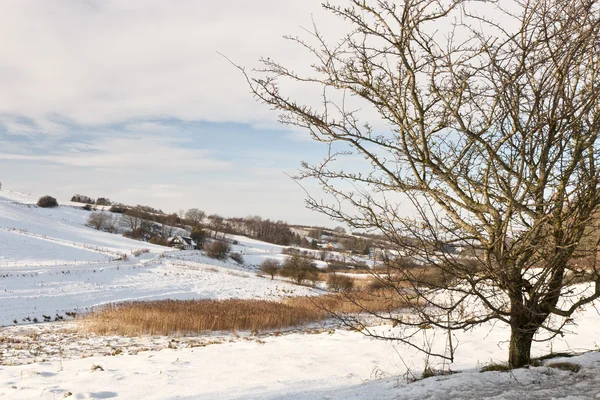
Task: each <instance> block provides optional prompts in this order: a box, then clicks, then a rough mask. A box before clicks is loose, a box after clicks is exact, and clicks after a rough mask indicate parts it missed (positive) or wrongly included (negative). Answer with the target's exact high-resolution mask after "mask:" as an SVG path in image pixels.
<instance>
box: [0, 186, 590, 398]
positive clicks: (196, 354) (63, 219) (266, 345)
mask: <svg viewBox="0 0 600 400" xmlns="http://www.w3.org/2000/svg"><path fill="white" fill-rule="evenodd" d="M35 201H36V199H35V198H33V197H31V196H27V195H23V194H18V193H12V192H5V191H0V288H1V290H0V326H4V328H0V398H6V399H34V398H35V399H63V398H76V399H113V398H114V399H157V400H158V399H188V400H192V399H202V400H211V399H214V400H217V399H218V400H221V399H240V400H241V399H262V400H275V399H292V400H313V399H329V400H346V399H355V400H361V399H377V400H393V399H394V400H395V399H548V398H557V399H558V398H565V399H566V398H569V399H594V398H600V353H598V352H597V351H593V350H597V349H598V346H599V345H600V342H599V341H598V335H597V327H598V324H599V323H600V316H599V315H598V311H597V310H596V308H594V307H593V306H590V307H586V308H585V309H583V310H581V311H580V312H578V313H577V314H576V315H574V318H573V325H572V326H569V328H570V330H571V332H568V333H566V334H565V335H564V336H563V337H558V338H556V339H554V340H553V341H552V342H544V343H536V344H534V347H533V350H532V352H533V354H532V355H533V356H535V357H539V356H541V355H545V354H548V353H550V352H565V351H567V352H577V353H583V352H585V351H590V350H592V352H589V353H587V354H583V355H579V356H577V357H573V358H564V359H557V360H548V361H545V362H544V365H543V366H539V367H535V368H530V369H521V370H515V371H512V372H510V373H506V372H486V373H480V372H479V369H480V368H481V367H482V366H484V365H487V364H489V363H491V362H502V361H504V360H505V359H506V355H507V347H508V343H507V339H508V337H509V336H508V334H509V330H508V327H507V326H502V325H495V324H491V323H489V324H483V325H481V326H479V327H475V328H473V329H469V330H465V331H460V332H457V333H456V336H455V337H454V340H455V343H457V344H458V347H457V350H456V354H455V362H454V363H453V364H452V365H450V369H451V370H452V371H454V372H457V373H455V374H453V375H450V376H437V377H431V378H428V379H425V380H418V381H416V382H412V383H411V381H412V380H414V378H419V377H420V376H421V374H422V372H423V371H424V369H425V366H426V365H428V366H429V367H431V368H433V369H439V368H441V367H442V365H441V364H440V362H439V361H438V360H435V359H427V357H425V356H424V355H423V354H421V353H418V352H417V351H416V350H414V349H413V348H411V347H409V346H407V345H401V344H399V343H394V342H389V341H388V342H385V341H377V340H371V339H369V338H367V337H366V336H364V335H362V334H361V333H359V332H354V331H348V330H345V329H343V327H342V326H341V325H340V324H338V323H336V322H335V321H325V322H323V323H322V324H320V325H315V326H309V327H307V328H292V329H290V330H288V331H284V332H277V333H276V334H275V333H274V332H262V333H260V334H252V333H250V332H230V333H228V332H220V333H206V334H199V335H196V336H190V337H176V338H175V337H166V336H152V337H141V338H136V337H133V338H131V337H120V336H99V335H96V334H92V333H90V332H88V331H85V330H82V329H78V327H79V325H78V324H77V322H69V323H64V322H62V323H61V322H52V323H51V324H50V323H33V322H34V321H35V320H37V321H39V322H43V321H44V316H46V319H50V320H54V319H56V318H57V316H58V317H64V318H66V317H65V316H66V313H67V312H69V313H71V312H81V311H85V310H87V309H89V308H90V307H93V306H97V305H101V304H105V303H110V302H119V301H125V300H134V299H146V300H150V299H166V298H170V299H200V298H219V299H224V298H266V299H278V298H281V297H282V296H289V295H306V294H318V293H320V291H318V290H316V289H310V288H307V287H304V286H297V285H292V284H291V283H288V282H285V281H282V280H271V279H268V278H261V277H258V276H256V273H255V268H254V267H246V266H242V265H239V264H236V263H234V262H232V261H217V260H213V259H210V258H208V257H206V256H204V255H202V254H201V253H200V252H198V251H178V250H173V249H171V248H166V247H161V246H153V245H149V244H147V243H144V242H140V241H135V240H130V239H127V238H124V237H122V236H120V235H114V234H109V233H105V232H100V231H97V230H94V229H92V228H89V227H87V226H85V222H86V220H87V218H88V215H89V212H87V211H85V210H82V209H81V208H80V207H76V206H74V205H69V204H67V205H64V206H61V207H58V208H54V209H42V208H37V207H35V206H34V205H33V204H34V203H35ZM231 239H232V240H235V241H236V244H234V245H233V246H232V247H233V251H235V252H238V253H240V254H242V256H243V257H244V259H245V260H246V263H247V264H258V263H260V262H261V261H262V260H264V259H266V258H276V259H283V258H284V257H285V256H284V255H282V254H281V250H282V249H283V248H282V247H281V246H277V245H272V244H268V243H264V242H260V241H256V240H252V239H248V238H245V237H243V236H235V237H232V238H231ZM140 249H148V252H146V253H142V254H140V255H139V256H135V255H134V253H135V251H136V250H140ZM125 256H126V257H125ZM59 319H60V318H59ZM74 327H75V328H74ZM372 329H374V330H382V331H385V332H386V333H387V334H393V332H394V329H397V328H392V327H391V326H388V325H383V326H374V327H372ZM415 340H418V341H422V343H429V342H431V345H432V348H433V350H436V349H438V350H443V348H444V346H445V345H446V343H445V332H441V331H438V330H436V329H431V330H426V331H425V336H423V337H421V336H419V337H418V338H415ZM556 361H562V362H569V363H573V364H576V365H577V366H578V367H579V368H581V370H580V371H579V372H570V371H563V370H559V369H556V368H550V367H549V365H550V364H551V363H552V362H556ZM446 367H447V365H446ZM71 396H72V397H71Z"/></svg>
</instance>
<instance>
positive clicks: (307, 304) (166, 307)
mask: <svg viewBox="0 0 600 400" xmlns="http://www.w3.org/2000/svg"><path fill="white" fill-rule="evenodd" d="M349 299H352V300H349ZM401 306H402V304H401V303H400V302H396V303H395V302H394V301H391V300H390V299H384V298H380V297H377V296H371V295H369V294H367V293H361V292H355V293H352V294H351V295H348V298H346V295H333V294H331V295H323V296H314V297H292V298H288V299H285V300H283V301H268V300H241V299H228V300H211V299H206V300H160V301H134V302H126V303H120V304H114V305H108V306H105V307H102V308H100V309H97V310H96V311H94V312H92V313H90V314H88V315H86V316H85V317H84V319H83V323H84V326H85V327H86V329H88V330H90V331H92V332H94V333H97V334H101V335H106V334H117V335H124V336H140V335H172V334H190V333H198V332H206V331H232V332H236V331H251V332H260V331H269V330H281V329H285V328H290V327H297V326H305V325H307V324H310V323H314V322H319V321H322V320H324V319H326V318H329V317H330V316H331V313H335V314H344V313H360V312H363V311H364V310H365V309H366V308H368V309H370V310H374V311H387V310H390V311H391V310H392V309H393V308H395V309H397V308H401Z"/></svg>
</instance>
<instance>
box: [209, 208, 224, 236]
mask: <svg viewBox="0 0 600 400" xmlns="http://www.w3.org/2000/svg"><path fill="white" fill-rule="evenodd" d="M208 219H209V225H208V226H209V227H210V228H211V229H212V230H213V234H214V236H213V237H214V238H215V239H216V238H217V233H218V232H222V230H223V222H224V221H225V219H224V218H223V217H221V216H220V215H217V214H212V215H209V216H208Z"/></svg>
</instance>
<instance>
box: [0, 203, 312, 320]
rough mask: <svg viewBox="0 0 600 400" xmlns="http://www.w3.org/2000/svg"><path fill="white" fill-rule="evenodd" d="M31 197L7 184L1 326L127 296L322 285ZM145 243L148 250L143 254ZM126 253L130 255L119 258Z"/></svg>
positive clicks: (0, 259) (265, 294)
mask: <svg viewBox="0 0 600 400" xmlns="http://www.w3.org/2000/svg"><path fill="white" fill-rule="evenodd" d="M23 201H25V203H23ZM29 203H35V201H34V199H33V198H32V197H28V196H26V195H23V194H14V193H7V192H4V191H1V192H0V254H1V255H0V285H1V286H0V287H2V289H3V290H1V291H0V326H2V325H12V324H14V321H17V323H19V324H21V323H26V322H31V321H33V320H34V318H36V319H37V320H38V321H43V316H44V315H46V316H50V317H51V318H52V319H54V318H56V316H57V315H58V316H62V317H64V315H65V313H67V312H69V313H70V312H82V311H86V310H89V309H90V308H92V307H94V306H98V305H102V304H106V303H110V302H118V301H127V300H138V299H143V300H157V299H167V298H170V299H202V298H267V299H277V298H280V297H281V296H282V295H283V293H286V294H287V295H293V294H295V295H309V294H314V293H315V291H314V290H312V289H309V288H306V287H301V286H296V285H293V284H291V283H289V282H282V281H271V280H269V279H264V278H260V277H257V276H256V272H255V270H254V268H249V267H244V266H240V265H238V264H236V263H235V262H233V261H219V260H214V259H211V258H208V257H206V256H204V255H202V254H200V252H198V251H176V250H175V251H174V250H173V249H171V248H167V247H162V246H155V245H152V244H149V243H144V242H140V241H136V240H131V239H128V238H125V237H123V236H121V235H114V234H110V233H106V232H101V231H97V230H94V229H92V228H90V227H87V226H85V222H86V221H87V218H88V216H89V212H88V211H85V210H82V209H81V208H80V207H77V208H75V207H71V206H60V207H57V208H52V209H44V208H38V207H35V206H32V205H31V204H29ZM237 239H238V240H239V241H240V243H241V245H242V246H244V248H246V249H248V251H250V252H252V251H255V252H261V251H267V252H268V254H271V255H273V254H274V253H273V252H274V251H277V250H279V249H280V247H278V246H272V245H269V244H267V243H263V242H257V241H253V240H251V239H248V238H243V237H239V238H237ZM250 246H256V248H254V247H250ZM140 249H147V250H148V252H147V253H144V254H142V255H141V256H139V257H135V256H134V255H133V253H134V252H135V251H136V250H140ZM123 255H126V256H127V260H118V258H123Z"/></svg>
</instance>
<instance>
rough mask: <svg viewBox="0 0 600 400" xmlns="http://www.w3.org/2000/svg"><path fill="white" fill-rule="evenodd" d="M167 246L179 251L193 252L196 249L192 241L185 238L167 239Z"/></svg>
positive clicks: (189, 238)
mask: <svg viewBox="0 0 600 400" xmlns="http://www.w3.org/2000/svg"><path fill="white" fill-rule="evenodd" d="M168 244H169V246H170V247H175V248H177V249H179V250H194V249H195V248H196V242H195V241H194V239H192V238H191V237H185V236H174V237H172V238H169V242H168Z"/></svg>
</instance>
